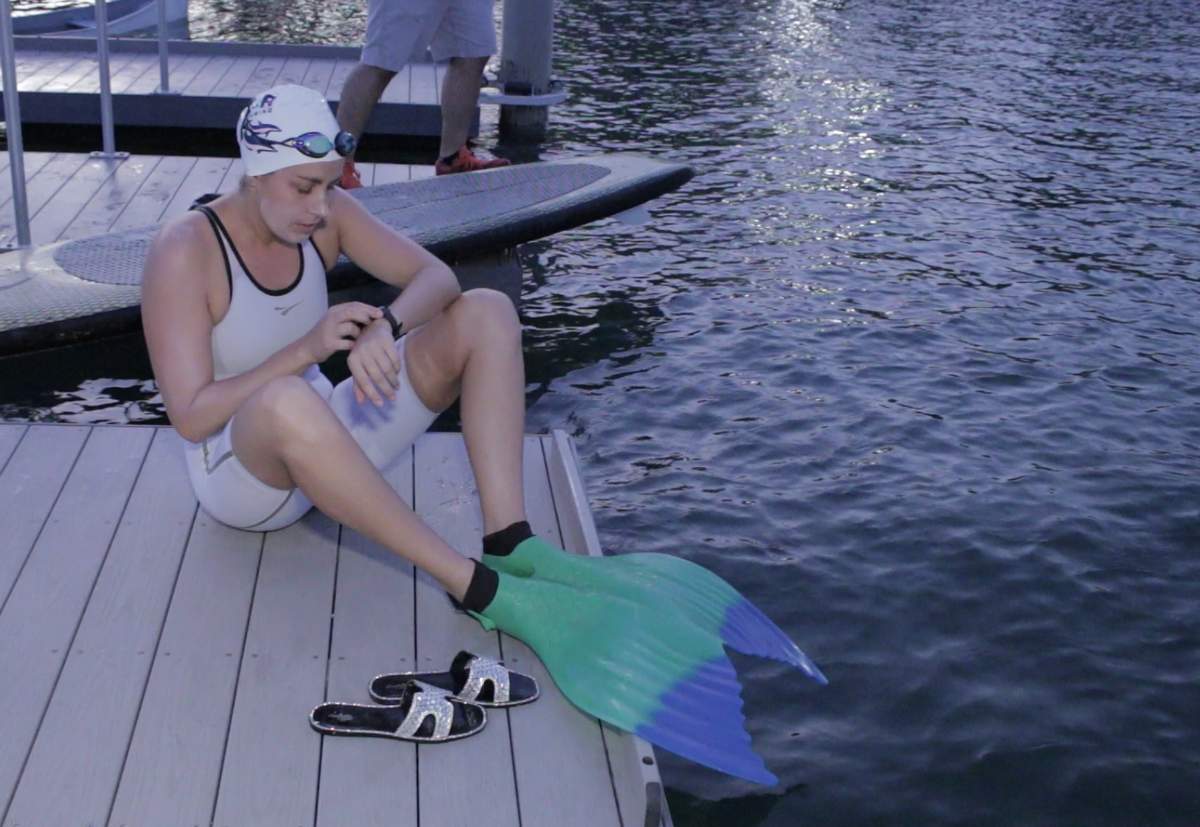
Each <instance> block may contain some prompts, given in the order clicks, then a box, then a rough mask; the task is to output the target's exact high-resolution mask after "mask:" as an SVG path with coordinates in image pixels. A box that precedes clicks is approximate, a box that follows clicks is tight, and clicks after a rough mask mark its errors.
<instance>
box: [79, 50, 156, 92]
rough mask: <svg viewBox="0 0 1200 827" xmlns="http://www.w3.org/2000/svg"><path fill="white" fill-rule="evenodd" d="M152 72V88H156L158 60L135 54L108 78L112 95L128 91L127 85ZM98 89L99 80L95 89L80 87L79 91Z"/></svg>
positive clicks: (131, 84) (129, 85)
mask: <svg viewBox="0 0 1200 827" xmlns="http://www.w3.org/2000/svg"><path fill="white" fill-rule="evenodd" d="M149 74H152V75H153V76H154V88H155V89H158V61H157V60H156V59H154V58H152V57H151V56H150V55H137V57H136V59H134V60H131V61H129V62H128V63H126V64H125V65H124V66H122V67H121V69H120V70H119V71H117V72H114V73H113V76H112V77H111V78H109V81H108V85H109V87H111V89H112V93H113V94H114V95H123V94H125V93H126V92H128V91H129V87H131V86H133V84H135V83H137V82H138V81H139V80H140V79H141V78H142V77H144V76H146V75H149ZM99 91H100V86H99V81H97V85H96V88H95V89H92V88H90V87H89V88H88V89H81V90H80V92H81V93H85V92H86V93H88V94H96V93H97V92H99Z"/></svg>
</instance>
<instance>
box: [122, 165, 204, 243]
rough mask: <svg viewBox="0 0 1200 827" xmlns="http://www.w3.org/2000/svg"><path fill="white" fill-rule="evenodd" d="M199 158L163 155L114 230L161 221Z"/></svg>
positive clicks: (123, 212)
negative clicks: (164, 212)
mask: <svg viewBox="0 0 1200 827" xmlns="http://www.w3.org/2000/svg"><path fill="white" fill-rule="evenodd" d="M196 161H197V159H196V158H177V157H170V156H169V157H166V158H163V159H162V160H161V161H160V162H159V163H158V165H157V166H156V167H155V168H154V171H153V172H152V173H150V175H149V176H148V177H147V178H146V180H145V182H144V183H143V184H142V187H141V189H139V190H138V191H137V194H136V195H134V196H133V198H132V199H130V201H129V204H128V206H126V207H125V209H124V210H122V211H121V214H120V216H118V217H117V220H116V221H114V222H113V225H112V228H111V230H112V232H120V231H121V230H129V229H132V228H134V227H142V226H145V225H146V224H155V223H157V222H159V221H161V220H162V215H163V211H164V210H165V209H166V208H167V205H168V204H170V203H171V199H172V198H174V197H175V193H176V192H178V191H179V187H180V186H181V185H182V184H183V181H184V179H185V178H187V175H188V173H189V172H191V170H192V167H194V166H195V165H196Z"/></svg>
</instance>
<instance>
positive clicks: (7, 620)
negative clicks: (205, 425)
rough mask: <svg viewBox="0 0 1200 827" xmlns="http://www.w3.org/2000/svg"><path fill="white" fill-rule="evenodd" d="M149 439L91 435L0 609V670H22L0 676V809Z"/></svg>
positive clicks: (116, 433)
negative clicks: (0, 713) (0, 799)
mask: <svg viewBox="0 0 1200 827" xmlns="http://www.w3.org/2000/svg"><path fill="white" fill-rule="evenodd" d="M42 427H45V428H48V429H53V430H55V434H56V436H57V435H58V432H57V426H52V425H48V426H42ZM152 436H153V431H152V430H151V429H148V428H145V429H139V428H129V429H102V430H99V431H95V430H93V431H91V432H90V433H89V438H88V440H87V442H86V443H85V444H84V446H83V450H82V451H81V453H80V455H79V458H78V460H77V462H76V464H75V466H74V467H73V468H72V470H71V474H70V476H69V477H68V478H67V481H66V484H65V485H64V486H63V488H62V491H61V493H60V494H59V496H58V498H57V500H56V502H55V504H54V509H53V510H52V511H51V512H50V516H49V519H48V520H47V521H46V524H45V527H44V528H43V530H42V531H41V533H40V535H39V536H38V538H37V541H36V542H35V543H34V546H33V550H32V551H31V552H30V554H29V557H28V559H27V560H26V562H25V565H24V568H23V569H22V570H21V573H20V576H19V577H18V579H17V581H16V583H15V584H14V585H13V588H12V591H11V592H10V593H9V597H8V600H7V602H6V603H5V605H4V609H3V611H0V674H3V675H6V676H11V675H20V680H3V681H0V708H3V709H8V710H12V711H14V712H16V711H19V712H20V714H12V715H3V716H0V744H3V745H4V749H2V750H0V791H3V792H2V795H3V807H4V810H7V809H8V805H9V803H10V802H11V800H12V798H11V793H12V791H14V790H15V786H16V783H17V781H18V779H19V778H20V775H21V771H22V769H23V767H24V764H25V760H26V757H27V756H28V754H29V749H30V747H31V746H32V744H33V740H34V737H35V736H36V734H37V731H38V727H39V726H40V724H41V720H42V716H43V714H44V713H45V710H46V706H47V703H48V702H49V700H50V695H51V693H52V692H53V690H54V686H55V684H56V682H57V681H58V676H59V672H60V669H61V668H62V664H63V661H64V659H65V658H66V653H67V651H68V649H70V648H71V646H72V644H73V642H74V639H75V633H76V629H77V627H78V624H79V620H80V618H81V616H82V614H83V609H84V607H85V605H86V604H87V600H88V597H89V595H90V593H91V591H92V588H93V586H94V585H95V582H96V575H97V573H98V572H99V570H100V567H101V565H102V564H103V562H104V559H105V556H106V554H107V552H108V548H109V543H110V541H111V540H112V537H113V533H114V531H115V528H116V524H117V521H118V520H119V519H120V517H121V514H122V512H123V511H124V509H125V504H126V502H127V501H128V499H129V493H130V489H131V488H132V486H133V481H134V478H135V477H136V475H137V472H138V470H139V469H140V467H141V457H142V456H144V455H145V452H146V449H147V448H148V447H149V444H150V438H151V437H152ZM27 441H28V440H27ZM131 458H132V460H133V461H130V460H131Z"/></svg>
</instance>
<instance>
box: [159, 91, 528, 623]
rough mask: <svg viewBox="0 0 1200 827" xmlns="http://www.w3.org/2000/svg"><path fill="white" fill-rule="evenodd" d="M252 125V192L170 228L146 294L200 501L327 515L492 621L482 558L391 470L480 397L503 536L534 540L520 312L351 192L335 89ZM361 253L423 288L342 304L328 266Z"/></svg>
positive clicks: (218, 508)
mask: <svg viewBox="0 0 1200 827" xmlns="http://www.w3.org/2000/svg"><path fill="white" fill-rule="evenodd" d="M237 130H238V144H239V148H240V150H241V158H242V161H243V163H244V165H245V176H244V177H243V178H242V179H241V184H240V186H239V187H238V189H237V190H236V191H234V192H231V193H228V194H225V195H222V196H221V197H219V198H217V199H216V200H214V201H211V202H210V203H208V204H206V205H204V206H201V207H198V208H197V209H195V210H193V211H191V212H189V213H187V214H186V215H184V216H181V217H179V218H177V219H175V220H173V221H171V222H169V223H168V224H166V225H165V226H164V227H163V228H162V229H161V231H160V232H159V233H158V235H157V237H156V238H155V240H154V243H153V246H152V248H151V251H150V254H149V256H148V258H147V261H146V270H145V275H144V279H143V288H142V318H143V323H144V327H145V335H146V342H147V345H148V348H149V352H150V358H151V362H152V365H153V369H154V376H155V379H156V380H157V382H158V387H159V389H160V391H161V392H162V396H163V400H164V402H165V403H166V409H167V416H168V417H169V418H170V421H171V423H172V424H173V425H174V426H175V429H176V430H177V431H178V432H179V434H180V435H181V436H183V438H184V439H185V440H187V443H188V444H187V446H186V457H187V466H188V471H189V474H190V477H191V481H192V485H193V487H194V489H195V492H196V497H197V498H198V499H199V501H200V503H201V505H203V507H204V509H205V510H206V511H207V512H208V513H209V514H211V515H212V516H213V517H215V518H216V519H217V520H220V521H221V522H223V523H226V524H227V525H230V526H233V527H235V528H243V529H249V530H254V531H267V530H272V529H277V528H281V527H283V526H286V525H288V524H289V523H292V522H294V521H295V520H298V519H299V518H300V517H301V516H303V515H304V514H305V512H307V511H308V510H309V508H310V507H311V506H312V505H313V504H315V505H316V506H317V507H318V508H319V509H320V510H321V511H322V512H324V513H325V514H327V515H329V516H330V517H332V518H333V519H335V520H337V521H339V522H342V523H345V524H346V525H349V526H352V527H353V528H355V529H356V530H358V531H360V532H361V533H363V534H365V535H366V536H368V537H370V538H371V539H373V540H375V541H376V542H378V543H380V544H382V545H384V546H385V547H387V548H389V549H390V550H392V551H394V552H396V553H397V554H400V555H402V556H403V557H405V558H407V559H408V560H410V561H412V562H413V563H415V564H416V565H417V566H419V567H420V568H422V569H424V570H425V571H427V572H429V574H430V575H432V576H433V577H434V578H435V579H437V581H438V582H439V583H441V584H442V586H443V587H444V588H445V589H446V591H447V592H449V593H450V594H451V595H452V596H454V597H455V598H456V599H458V600H460V601H463V602H464V603H465V605H466V606H467V607H468V608H476V609H481V608H483V606H484V605H486V600H485V601H484V602H483V603H482V604H480V603H479V602H478V600H476V599H473V598H475V597H476V595H475V594H473V593H472V594H469V586H470V584H471V582H472V576H473V573H474V571H475V565H474V564H473V563H472V561H471V560H470V559H468V558H467V557H464V556H463V555H462V554H460V553H458V552H457V551H455V550H454V549H452V548H451V547H450V546H449V545H447V544H446V543H445V542H444V541H443V540H442V539H441V538H439V537H438V536H437V535H436V534H435V533H434V532H433V531H432V530H431V529H429V528H428V527H427V526H426V525H425V524H424V523H423V522H422V521H421V520H420V519H419V518H418V517H417V515H416V514H414V513H413V511H412V509H411V508H409V507H408V505H407V504H406V503H405V502H404V501H403V500H402V499H401V498H400V497H399V495H397V494H396V492H395V491H394V490H393V489H392V487H391V486H390V485H389V484H388V483H387V482H386V481H385V480H384V478H383V477H382V476H381V475H380V473H379V470H378V469H380V468H383V467H384V466H386V465H387V464H388V463H389V462H391V461H392V460H393V459H394V458H395V457H397V456H398V455H399V454H400V453H402V452H403V451H405V450H406V449H407V448H408V447H409V445H411V444H412V442H413V441H414V440H415V439H416V438H417V437H418V436H419V435H420V434H421V433H422V432H423V431H425V430H426V429H427V428H428V427H429V425H430V424H431V423H432V422H433V420H434V418H435V417H436V416H437V412H438V411H441V410H443V409H444V408H446V407H448V406H449V405H450V404H451V403H452V402H454V400H455V399H458V398H460V397H461V408H462V425H463V435H464V437H465V439H466V444H467V449H468V452H469V456H470V459H471V465H472V468H473V469H474V473H475V477H476V482H477V485H478V488H479V495H480V501H481V506H482V511H483V522H484V530H485V532H486V533H488V534H489V535H496V534H497V533H498V532H500V535H499V536H500V537H502V538H503V537H506V536H507V535H504V534H503V533H502V532H501V530H502V529H506V528H508V529H509V530H510V531H509V533H510V534H512V535H513V536H514V537H515V538H516V539H518V540H519V539H524V536H527V534H528V526H527V524H525V523H524V520H525V513H524V502H523V498H522V479H521V451H522V439H523V437H524V365H523V362H522V352H521V331H520V326H519V323H518V321H517V316H516V313H515V311H514V309H513V306H512V303H511V302H510V301H509V299H508V298H507V297H506V296H505V295H504V294H502V293H499V292H496V291H492V290H471V291H469V292H467V293H465V294H461V293H460V291H459V287H458V282H457V280H456V278H455V276H454V274H453V272H451V270H450V268H449V267H447V266H446V265H445V264H444V263H442V262H441V261H439V260H438V259H436V258H435V257H434V256H433V255H431V254H430V253H428V252H426V251H425V250H424V249H422V248H421V247H419V246H418V245H417V244H415V243H414V242H412V241H410V240H408V239H407V238H404V237H403V236H401V235H400V234H398V233H396V232H395V231H393V230H392V229H390V228H389V227H387V226H385V225H384V224H383V223H382V222H380V221H378V220H377V219H376V218H374V217H373V216H372V215H371V214H370V213H368V212H367V210H366V209H365V208H364V207H363V206H361V205H360V204H359V202H358V201H357V200H356V199H354V198H352V197H350V196H349V195H347V194H346V193H344V192H343V191H341V190H340V189H338V188H337V187H336V186H335V184H336V183H337V181H338V178H339V176H340V174H341V170H342V158H343V156H346V155H349V154H350V153H351V152H352V151H353V139H352V138H351V137H350V135H349V134H348V133H339V131H338V126H337V122H336V121H335V120H334V117H333V115H332V114H331V113H330V110H329V106H328V104H326V102H325V100H324V99H323V98H322V97H321V95H320V94H319V93H317V92H315V91H313V90H311V89H307V88H304V87H301V86H292V85H288V86H279V87H276V88H273V89H270V90H268V91H266V92H264V93H262V94H260V95H258V96H257V97H256V98H254V100H253V101H251V103H250V105H249V106H248V107H247V108H246V109H245V110H243V112H242V114H241V116H240V117H239V119H238V126H237ZM342 254H344V255H346V256H347V257H349V258H350V259H351V260H352V261H354V262H355V263H357V264H358V265H359V266H360V267H362V268H363V269H364V270H366V271H367V272H369V273H371V274H372V275H374V276H375V277H376V278H378V279H380V280H381V281H384V282H387V283H389V284H393V285H396V286H397V287H401V288H403V292H401V294H400V295H399V297H398V298H397V299H396V300H395V301H393V302H392V303H391V304H390V305H388V306H385V307H372V306H370V305H367V304H363V303H360V302H347V303H345V304H338V305H334V306H333V307H330V306H329V302H328V294H327V289H326V282H325V270H326V267H327V266H331V265H332V264H333V263H334V262H336V261H337V260H338V256H339V255H342ZM338 351H349V354H348V358H347V363H348V365H349V368H350V373H351V376H350V378H348V379H346V380H345V381H343V382H341V383H340V384H339V385H338V386H337V387H333V386H332V385H331V383H330V382H329V380H328V379H326V378H325V376H324V375H323V374H322V373H321V371H320V370H319V369H318V367H317V366H318V365H319V364H320V363H322V362H324V361H325V360H326V359H328V358H329V357H330V356H331V355H332V354H334V353H336V352H338ZM514 525H515V527H514ZM490 541H491V542H493V543H494V542H496V539H495V536H493V537H492V538H491V539H490ZM485 542H488V540H485ZM489 573H490V572H489ZM485 577H486V575H485ZM480 588H482V587H480ZM480 588H477V590H476V591H479V590H480ZM483 596H484V597H488V598H490V595H488V594H486V593H485V592H484V593H483Z"/></svg>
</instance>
